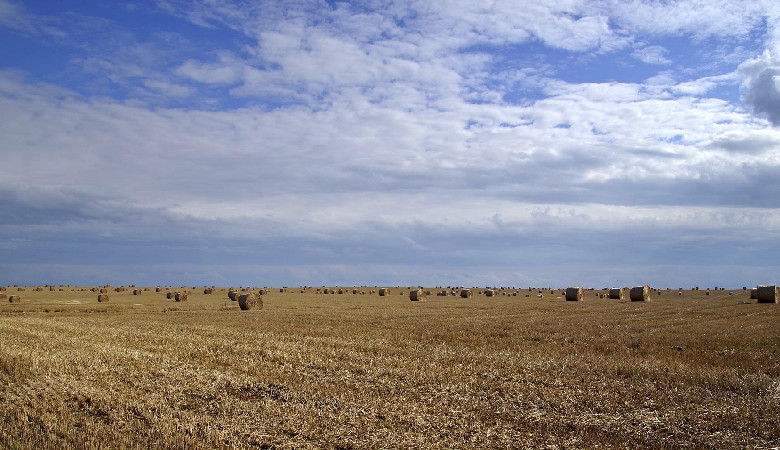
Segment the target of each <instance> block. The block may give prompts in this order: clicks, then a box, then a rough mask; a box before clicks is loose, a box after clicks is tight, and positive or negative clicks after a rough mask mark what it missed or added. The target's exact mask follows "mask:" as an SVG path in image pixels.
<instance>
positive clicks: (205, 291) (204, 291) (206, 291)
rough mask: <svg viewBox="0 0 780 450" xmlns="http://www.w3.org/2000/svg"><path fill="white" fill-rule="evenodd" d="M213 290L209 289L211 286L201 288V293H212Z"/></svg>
mask: <svg viewBox="0 0 780 450" xmlns="http://www.w3.org/2000/svg"><path fill="white" fill-rule="evenodd" d="M213 292H214V289H211V288H203V294H205V295H209V294H212V293H213Z"/></svg>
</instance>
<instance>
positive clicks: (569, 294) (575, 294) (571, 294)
mask: <svg viewBox="0 0 780 450" xmlns="http://www.w3.org/2000/svg"><path fill="white" fill-rule="evenodd" d="M582 298H583V289H582V287H581V286H580V287H568V288H566V301H567V302H581V301H582Z"/></svg>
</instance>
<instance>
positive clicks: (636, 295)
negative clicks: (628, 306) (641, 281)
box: [629, 285, 650, 302]
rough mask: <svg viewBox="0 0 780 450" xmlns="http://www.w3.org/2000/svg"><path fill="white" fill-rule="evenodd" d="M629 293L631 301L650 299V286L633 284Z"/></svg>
mask: <svg viewBox="0 0 780 450" xmlns="http://www.w3.org/2000/svg"><path fill="white" fill-rule="evenodd" d="M629 295H630V298H631V301H632V302H646V301H647V300H649V299H650V286H648V285H644V286H634V287H632V288H631V292H630V294H629Z"/></svg>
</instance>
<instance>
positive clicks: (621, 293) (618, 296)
mask: <svg viewBox="0 0 780 450" xmlns="http://www.w3.org/2000/svg"><path fill="white" fill-rule="evenodd" d="M625 292H626V290H625V289H623V288H612V289H610V290H609V298H610V299H612V300H623V298H625V296H626V294H625Z"/></svg>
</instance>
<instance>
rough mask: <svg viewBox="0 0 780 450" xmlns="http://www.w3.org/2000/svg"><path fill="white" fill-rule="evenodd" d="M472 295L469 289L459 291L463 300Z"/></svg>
mask: <svg viewBox="0 0 780 450" xmlns="http://www.w3.org/2000/svg"><path fill="white" fill-rule="evenodd" d="M473 295H474V292H473V291H472V290H471V289H461V290H460V296H461V297H463V298H469V297H471V296H473Z"/></svg>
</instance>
